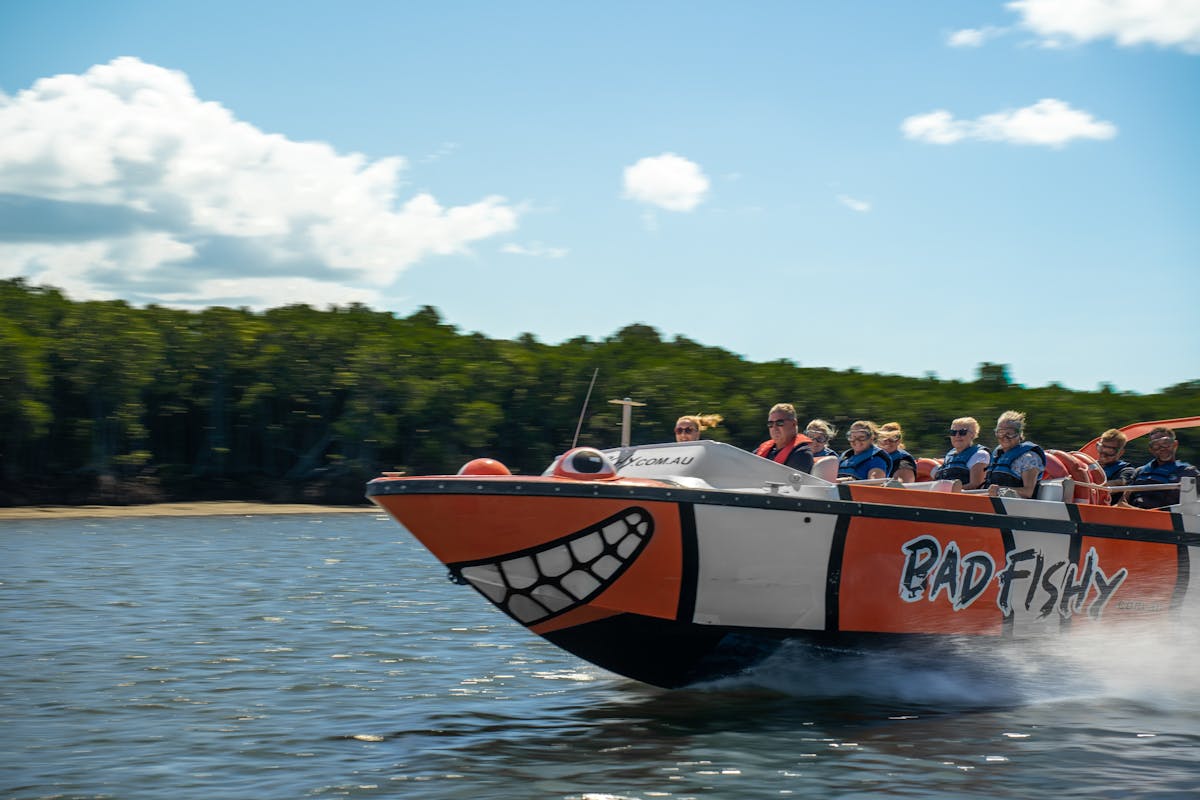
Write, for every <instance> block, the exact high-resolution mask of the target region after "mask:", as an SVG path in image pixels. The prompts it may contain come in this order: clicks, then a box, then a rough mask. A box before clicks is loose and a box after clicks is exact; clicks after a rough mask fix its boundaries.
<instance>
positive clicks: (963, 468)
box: [933, 444, 983, 483]
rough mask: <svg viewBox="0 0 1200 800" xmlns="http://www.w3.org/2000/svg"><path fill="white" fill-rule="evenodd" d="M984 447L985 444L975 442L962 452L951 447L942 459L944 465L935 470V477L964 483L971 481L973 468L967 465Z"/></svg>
mask: <svg viewBox="0 0 1200 800" xmlns="http://www.w3.org/2000/svg"><path fill="white" fill-rule="evenodd" d="M982 449H983V445H979V444H973V445H971V446H970V447H968V448H966V449H965V450H963V451H962V452H961V453H960V452H959V451H958V450H955V449H954V448H950V450H949V451H947V453H946V457H945V458H944V459H942V465H941V466H940V467H938V468H937V470H936V471H935V472H934V474H933V477H934V478H935V479H937V480H946V481H952V480H955V479H957V480H960V481H962V482H963V483H970V482H971V468H970V467H969V466H967V465H968V464H969V463H970V461H971V459H972V458H974V457H975V454H976V453H978V452H979V451H980V450H982Z"/></svg>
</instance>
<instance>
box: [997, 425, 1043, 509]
mask: <svg viewBox="0 0 1200 800" xmlns="http://www.w3.org/2000/svg"><path fill="white" fill-rule="evenodd" d="M995 433H996V441H997V442H999V446H998V447H996V449H995V450H993V451H992V463H990V464H988V467H987V474H986V476H985V477H984V480H983V485H984V486H985V487H987V490H988V494H989V495H990V496H992V497H999V496H1000V488H1001V487H1002V486H1003V487H1008V488H1010V489H1014V490H1015V491H1016V493H1017V494H1018V495H1020V496H1021V497H1024V498H1026V499H1033V496H1034V495H1035V494H1036V493H1037V485H1038V481H1040V480H1041V479H1042V475H1043V474H1044V473H1045V471H1046V454H1045V453H1044V452H1043V451H1042V448H1040V447H1038V446H1037V445H1036V444H1034V443H1033V442H1026V441H1024V439H1025V412H1023V411H1005V412H1004V413H1003V414H1001V415H1000V417H999V419H997V420H996V431H995Z"/></svg>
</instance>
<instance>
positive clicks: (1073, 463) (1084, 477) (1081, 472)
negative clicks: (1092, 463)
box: [1046, 450, 1096, 503]
mask: <svg viewBox="0 0 1200 800" xmlns="http://www.w3.org/2000/svg"><path fill="white" fill-rule="evenodd" d="M1046 455H1047V456H1051V455H1053V456H1054V457H1055V458H1056V459H1058V460H1059V461H1060V462H1062V465H1063V466H1064V467H1065V468H1066V470H1067V474H1066V475H1065V476H1064V477H1069V478H1070V479H1071V480H1073V481H1076V486H1075V502H1076V503H1095V502H1096V492H1095V490H1093V489H1089V488H1088V487H1087V486H1079V485H1078V482H1083V483H1091V477H1090V476H1089V475H1088V471H1087V467H1086V466H1085V465H1084V463H1083V462H1082V461H1080V460H1079V459H1077V458H1075V456H1073V455H1071V454H1070V453H1067V452H1065V451H1063V450H1047V451H1046Z"/></svg>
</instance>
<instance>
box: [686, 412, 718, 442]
mask: <svg viewBox="0 0 1200 800" xmlns="http://www.w3.org/2000/svg"><path fill="white" fill-rule="evenodd" d="M723 419H724V417H722V416H721V415H720V414H689V415H687V416H683V417H680V418H679V419H677V420H675V441H677V442H697V441H699V440H700V432H701V431H704V430H708V429H709V428H715V427H716V426H717V425H719V424H721V420H723Z"/></svg>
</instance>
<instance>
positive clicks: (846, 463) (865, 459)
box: [838, 419, 892, 481]
mask: <svg viewBox="0 0 1200 800" xmlns="http://www.w3.org/2000/svg"><path fill="white" fill-rule="evenodd" d="M846 438H847V439H849V440H850V449H849V450H847V451H846V452H844V453H842V460H841V461H839V462H838V480H839V481H861V480H866V479H868V478H886V477H887V473H888V467H890V466H891V463H892V462H891V459H889V458H888V455H887V453H886V452H884V451H883V450H882V449H880V448H879V447H876V446H875V440H876V439H877V438H879V428H877V427H876V426H875V423H874V422H871V421H870V420H869V419H860V420H859V421H858V422H855V423H854V424H853V425H851V426H850V430H848V431H846Z"/></svg>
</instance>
